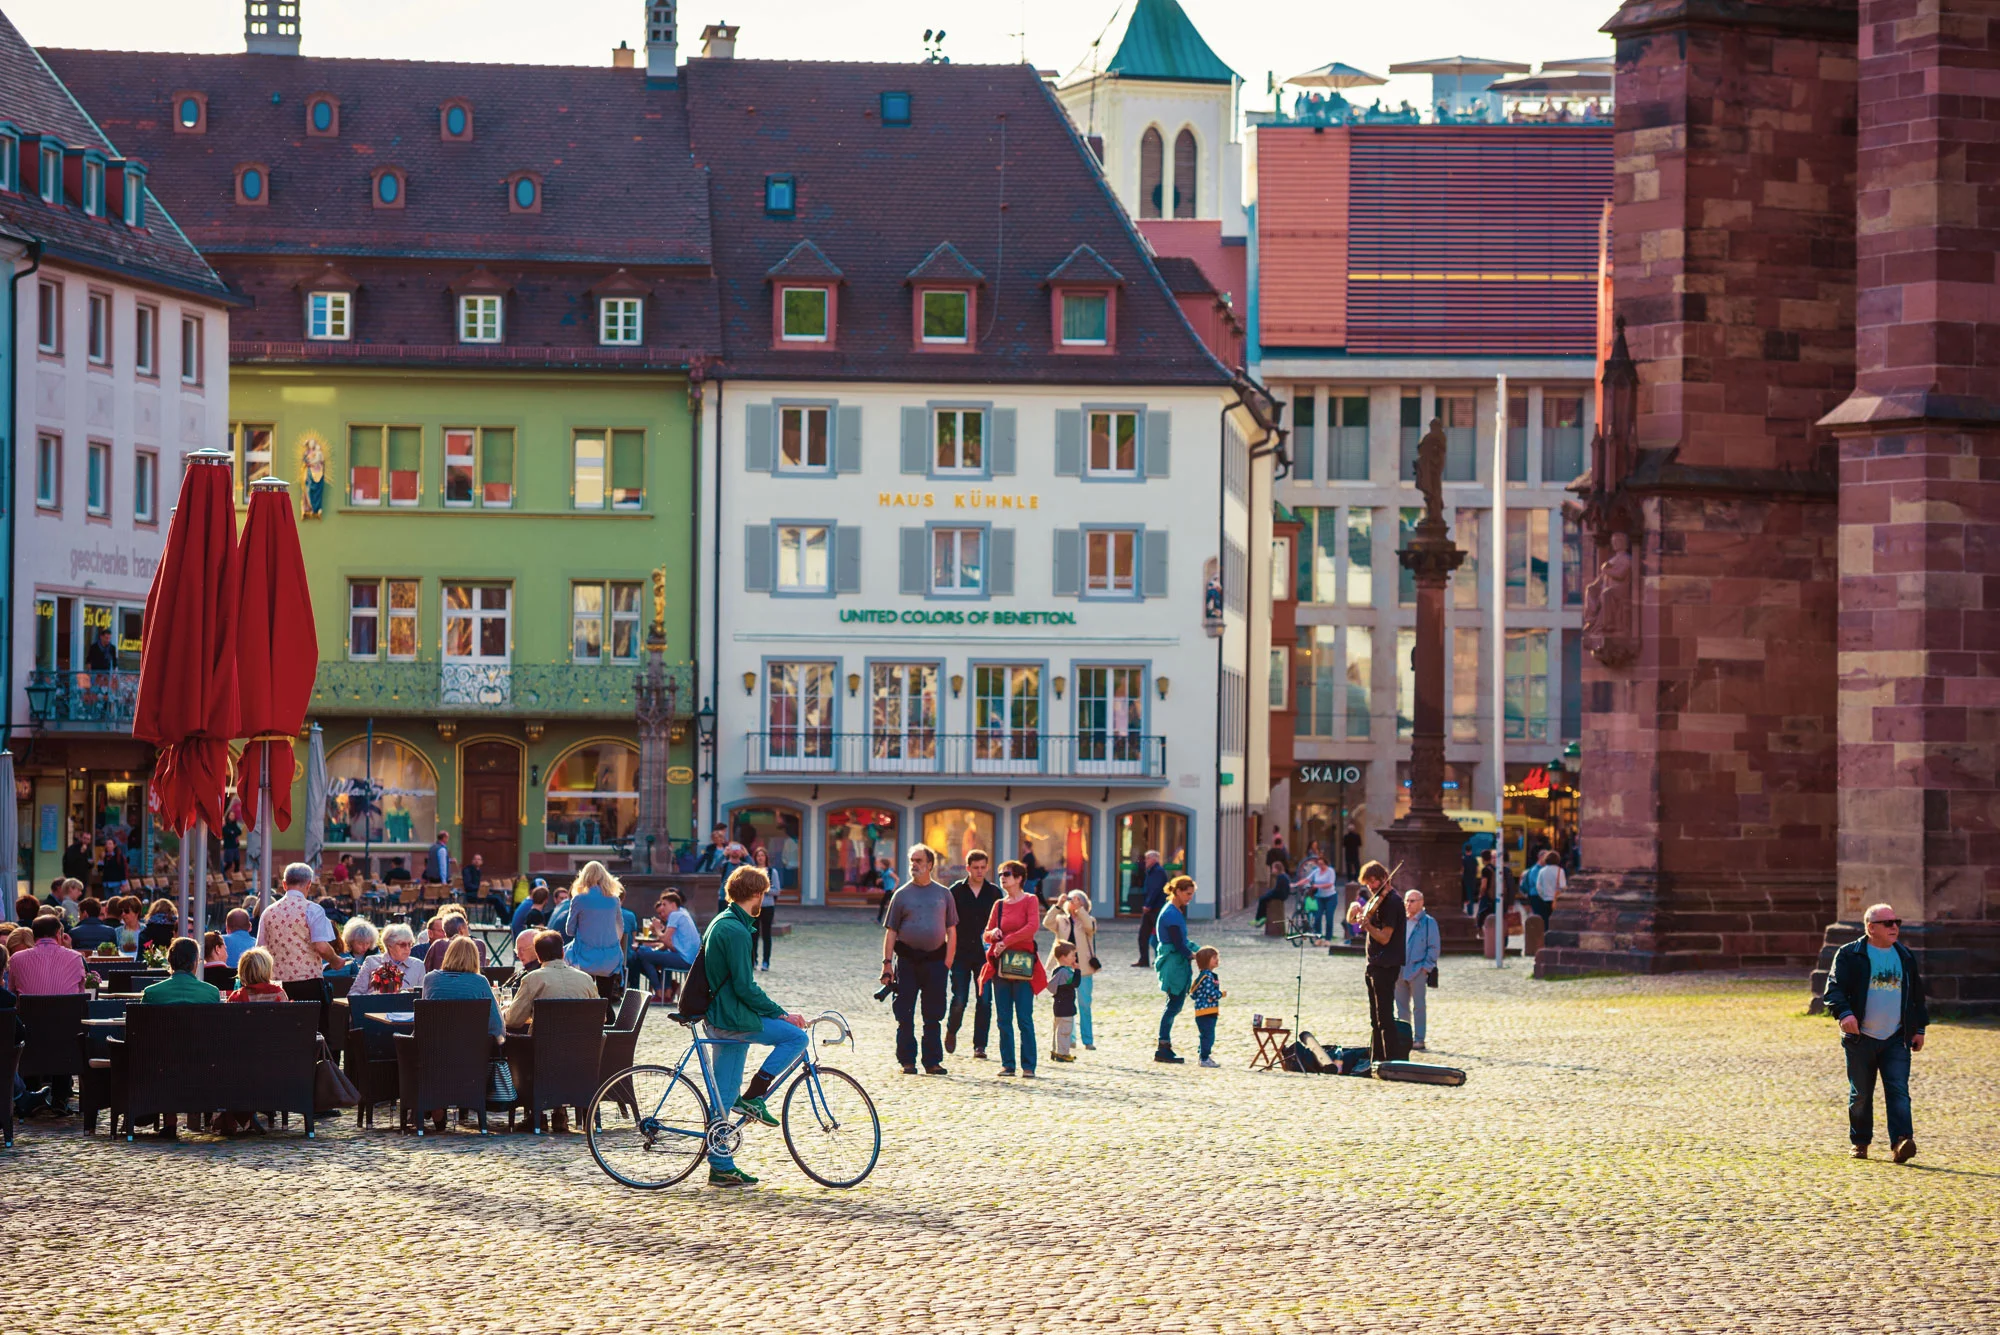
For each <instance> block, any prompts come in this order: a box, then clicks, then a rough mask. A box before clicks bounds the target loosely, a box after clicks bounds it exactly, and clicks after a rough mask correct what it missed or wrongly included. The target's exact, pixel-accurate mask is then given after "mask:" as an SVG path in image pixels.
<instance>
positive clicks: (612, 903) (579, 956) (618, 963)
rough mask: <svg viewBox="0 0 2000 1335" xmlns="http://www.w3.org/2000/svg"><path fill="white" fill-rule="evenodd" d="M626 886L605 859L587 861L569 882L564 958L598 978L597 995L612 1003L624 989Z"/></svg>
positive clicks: (564, 933)
mask: <svg viewBox="0 0 2000 1335" xmlns="http://www.w3.org/2000/svg"><path fill="white" fill-rule="evenodd" d="M624 894H625V887H624V886H622V885H620V884H619V883H618V878H617V877H616V876H613V875H612V874H611V873H610V872H609V871H606V870H605V867H604V864H603V863H602V862H595V861H593V862H586V863H584V864H583V870H582V871H580V872H578V873H577V874H576V879H575V880H574V881H572V882H570V898H569V916H568V917H567V918H565V919H564V920H563V936H564V937H565V938H567V939H568V941H569V945H568V946H567V947H565V948H564V950H563V957H564V958H565V959H567V960H568V961H569V962H570V963H571V964H572V965H574V966H575V967H576V968H579V969H581V970H583V971H584V972H585V973H587V974H589V975H590V976H591V977H592V978H594V979H596V980H597V992H598V995H599V996H601V997H603V998H604V999H605V1000H606V1001H607V1002H609V1003H611V1004H612V1005H614V1006H615V1005H617V1004H618V1000H619V998H620V997H621V996H623V995H624V992H625V906H624V905H623V904H622V903H620V902H619V901H620V899H622V898H623V896H624Z"/></svg>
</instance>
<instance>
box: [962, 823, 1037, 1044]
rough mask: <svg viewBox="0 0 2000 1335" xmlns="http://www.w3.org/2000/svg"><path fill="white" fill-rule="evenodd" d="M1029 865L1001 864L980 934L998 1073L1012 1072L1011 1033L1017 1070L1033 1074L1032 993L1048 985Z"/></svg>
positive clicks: (983, 979)
mask: <svg viewBox="0 0 2000 1335" xmlns="http://www.w3.org/2000/svg"><path fill="white" fill-rule="evenodd" d="M1027 874H1028V869H1027V868H1026V867H1025V866H1023V865H1022V864H1021V863H1019V862H1014V861H1011V860H1010V861H1007V862H1003V863H1001V864H1000V892H1001V895H1002V896H1003V897H1002V898H1001V900H1000V902H999V903H998V904H995V905H994V906H993V914H992V916H991V917H989V918H988V919H987V920H986V931H985V933H984V934H983V935H982V936H981V938H980V939H981V940H983V941H985V942H986V967H985V968H983V969H981V970H980V971H979V985H980V986H981V987H985V986H986V985H987V984H988V983H991V984H992V985H993V1018H994V1019H995V1020H996V1021H997V1022H998V1023H999V1026H1000V1074H1001V1075H1013V1074H1014V1073H1015V1067H1014V1035H1015V1031H1016V1029H1017V1028H1018V1030H1019V1032H1020V1039H1021V1065H1020V1074H1021V1075H1023V1076H1025V1077H1027V1078H1029V1079H1031V1080H1032V1079H1033V1078H1034V1075H1035V998H1036V996H1038V995H1039V994H1040V993H1041V992H1042V991H1043V990H1044V989H1045V988H1047V987H1048V985H1049V976H1048V974H1047V973H1046V972H1044V971H1043V969H1042V961H1041V957H1040V954H1039V952H1037V951H1036V949H1035V933H1036V931H1037V930H1038V929H1039V928H1040V927H1041V925H1042V914H1041V908H1042V901H1041V900H1039V899H1036V898H1035V897H1034V896H1033V895H1030V894H1028V893H1026V891H1027Z"/></svg>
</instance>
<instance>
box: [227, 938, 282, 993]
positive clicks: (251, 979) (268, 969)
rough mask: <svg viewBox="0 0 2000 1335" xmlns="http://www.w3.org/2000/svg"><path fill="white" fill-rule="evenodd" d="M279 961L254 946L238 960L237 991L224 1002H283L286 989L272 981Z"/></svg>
mask: <svg viewBox="0 0 2000 1335" xmlns="http://www.w3.org/2000/svg"><path fill="white" fill-rule="evenodd" d="M277 967H278V964H277V961H276V960H275V959H274V958H272V955H271V952H270V951H268V950H266V949H264V947H262V946H252V947H250V949H248V950H246V951H244V952H243V953H242V954H241V955H239V956H237V958H236V990H235V991H234V992H231V993H230V994H229V995H228V996H226V997H224V998H223V1000H224V1001H283V1000H284V999H285V989H284V988H283V987H282V986H280V985H279V984H277V983H274V982H272V981H271V975H272V974H273V973H275V972H276V971H277Z"/></svg>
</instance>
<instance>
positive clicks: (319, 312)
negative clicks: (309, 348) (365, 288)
mask: <svg viewBox="0 0 2000 1335" xmlns="http://www.w3.org/2000/svg"><path fill="white" fill-rule="evenodd" d="M353 317H354V294H353V293H351V292H308V293H306V337H307V338H309V339H311V340H313V341H314V342H315V343H344V342H346V341H347V340H348V339H349V338H351V337H353V331H354V318H353Z"/></svg>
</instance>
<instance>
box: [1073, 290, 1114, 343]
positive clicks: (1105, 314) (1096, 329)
mask: <svg viewBox="0 0 2000 1335" xmlns="http://www.w3.org/2000/svg"><path fill="white" fill-rule="evenodd" d="M1110 304H1111V294H1110V293H1109V292H1065V293H1063V294H1062V341H1063V342H1064V343H1065V344H1068V345H1076V346H1081V347H1091V348H1101V347H1103V346H1105V345H1106V344H1107V343H1109V342H1110V341H1111V318H1110V314H1109V308H1110Z"/></svg>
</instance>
